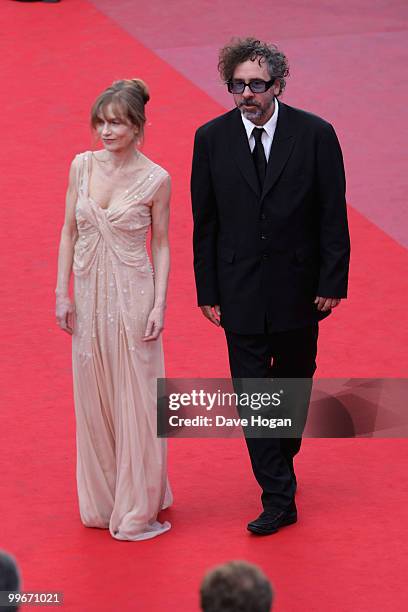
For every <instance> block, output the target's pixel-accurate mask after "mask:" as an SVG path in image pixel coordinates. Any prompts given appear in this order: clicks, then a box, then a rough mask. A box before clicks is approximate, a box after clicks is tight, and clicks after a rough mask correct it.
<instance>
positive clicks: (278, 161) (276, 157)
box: [261, 102, 296, 199]
mask: <svg viewBox="0 0 408 612" xmlns="http://www.w3.org/2000/svg"><path fill="white" fill-rule="evenodd" d="M295 140H296V137H295V134H294V131H293V128H292V126H291V125H290V122H289V118H288V111H287V107H286V105H285V104H283V103H282V102H279V114H278V123H277V125H276V131H275V134H274V137H273V142H272V147H271V152H270V155H269V160H268V165H267V167H266V177H265V182H264V186H263V191H262V198H261V199H263V198H264V197H265V196H266V194H267V193H268V192H269V191H270V190H271V189H272V187H273V186H274V184H275V183H276V181H277V180H278V178H279V176H280V174H281V172H282V170H283V169H284V167H285V165H286V162H287V161H288V159H289V156H290V154H291V152H292V149H293V145H294V144H295Z"/></svg>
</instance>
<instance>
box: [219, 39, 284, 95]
mask: <svg viewBox="0 0 408 612" xmlns="http://www.w3.org/2000/svg"><path fill="white" fill-rule="evenodd" d="M218 60H219V61H218V70H219V72H220V75H221V78H222V79H223V81H224V82H225V83H228V81H230V80H231V79H232V77H233V75H234V71H235V68H236V67H237V66H238V64H242V63H243V62H246V61H247V60H252V61H255V60H258V62H259V65H261V62H263V61H265V62H266V64H267V66H268V71H269V75H270V77H271V79H272V78H273V77H276V78H277V79H279V83H280V88H279V93H278V94H277V96H280V95H281V93H282V92H283V90H284V89H285V86H286V79H285V77H287V76H288V75H289V64H288V60H287V58H286V55H285V54H284V53H283V52H282V51H280V50H279V49H278V47H277V46H276V45H273V44H268V43H265V42H261V41H260V40H257V39H256V38H251V37H248V38H233V39H232V40H231V42H230V44H228V45H226V46H225V47H223V48H222V49H221V50H220V52H219V55H218Z"/></svg>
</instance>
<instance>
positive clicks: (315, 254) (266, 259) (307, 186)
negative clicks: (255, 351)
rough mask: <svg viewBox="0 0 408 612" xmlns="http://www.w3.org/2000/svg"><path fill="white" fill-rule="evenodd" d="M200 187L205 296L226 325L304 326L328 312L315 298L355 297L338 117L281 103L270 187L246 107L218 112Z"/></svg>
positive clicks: (199, 257) (198, 244) (197, 169)
mask: <svg viewBox="0 0 408 612" xmlns="http://www.w3.org/2000/svg"><path fill="white" fill-rule="evenodd" d="M191 194H192V205H193V217H194V271H195V278H196V287H197V296H198V304H199V305H206V304H209V305H214V304H219V305H220V306H221V324H222V325H223V327H224V328H225V329H227V330H229V331H233V332H237V333H243V334H252V333H254V334H256V333H262V332H264V331H265V322H266V323H267V326H268V330H269V331H284V330H289V329H295V328H300V327H304V326H306V325H310V324H312V323H314V322H315V321H317V320H319V319H322V318H324V317H325V316H327V315H328V314H329V313H321V312H319V311H318V310H317V309H316V306H315V305H314V299H315V297H316V296H322V297H332V298H344V297H346V294H347V278H348V267H349V255H350V240H349V232H348V225H347V213H346V201H345V176H344V167H343V158H342V153H341V149H340V145H339V142H338V140H337V137H336V134H335V131H334V129H333V127H332V126H331V125H330V123H327V122H326V121H324V120H323V119H321V118H320V117H317V116H315V115H312V114H310V113H306V112H304V111H301V110H298V109H295V108H292V107H290V106H288V105H286V104H283V103H282V102H279V113H278V122H277V126H276V131H275V135H274V139H273V143H272V148H271V152H270V157H269V161H268V167H267V173H266V178H265V183H264V187H263V190H262V193H261V192H260V188H259V185H258V181H257V176H256V171H255V166H254V162H253V159H252V155H251V151H250V147H249V143H248V138H247V135H246V131H245V128H244V125H243V123H242V119H241V113H240V111H239V110H238V109H234V110H232V111H230V112H228V113H226V114H224V115H222V116H220V117H217V118H216V119H214V120H212V121H210V122H209V123H206V124H205V125H203V126H202V127H200V128H199V129H198V130H197V132H196V136H195V142H194V154H193V167H192V177H191Z"/></svg>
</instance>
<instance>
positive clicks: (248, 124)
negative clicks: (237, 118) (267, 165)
mask: <svg viewBox="0 0 408 612" xmlns="http://www.w3.org/2000/svg"><path fill="white" fill-rule="evenodd" d="M278 113H279V104H278V101H277V99H276V98H275V110H274V111H273V115H272V117H271V118H270V119H269V120H268V121H267V122H266V123H265V125H255V123H252V121H250V120H249V119H247V118H246V117H244V115H243V114H242V113H241V117H242V122H243V124H244V127H245V130H246V133H247V136H248V141H249V146H250V148H251V153H252V151H253V150H254V147H255V138H254V136H253V135H252V130H253V129H254V128H256V127H257V128H261V127H263V129H264V132H263V134H262V144H263V148H264V151H265V157H266V161H268V160H269V153H270V152H271V146H272V141H273V137H274V135H275V130H276V123H277V121H278Z"/></svg>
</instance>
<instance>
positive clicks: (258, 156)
mask: <svg viewBox="0 0 408 612" xmlns="http://www.w3.org/2000/svg"><path fill="white" fill-rule="evenodd" d="M264 131H265V130H264V129H263V128H254V129H253V130H252V135H253V137H254V138H255V147H254V150H253V151H252V157H253V159H254V163H255V169H256V173H257V175H258V179H259V184H260V186H261V191H262V187H263V184H264V180H265V174H266V164H267V162H266V155H265V150H264V148H263V144H262V134H263V133H264Z"/></svg>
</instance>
